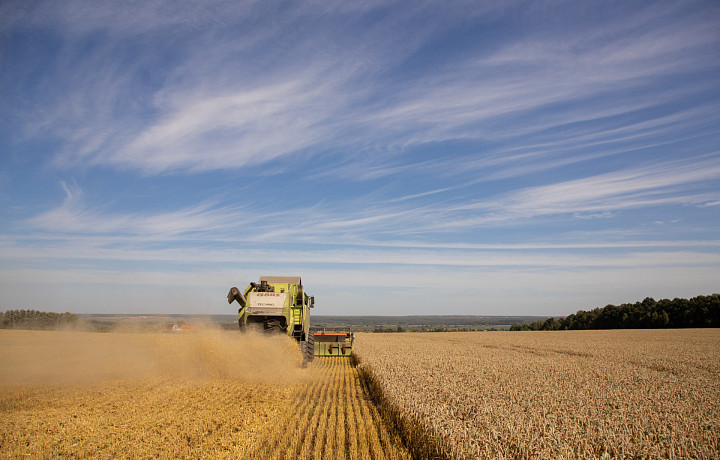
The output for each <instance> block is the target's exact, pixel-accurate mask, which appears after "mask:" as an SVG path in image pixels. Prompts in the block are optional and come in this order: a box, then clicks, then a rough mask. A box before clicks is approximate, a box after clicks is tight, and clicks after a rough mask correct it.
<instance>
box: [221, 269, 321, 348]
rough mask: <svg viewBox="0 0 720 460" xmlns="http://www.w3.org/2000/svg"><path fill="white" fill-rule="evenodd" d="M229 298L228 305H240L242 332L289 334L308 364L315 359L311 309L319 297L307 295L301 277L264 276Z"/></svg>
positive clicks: (239, 318)
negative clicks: (234, 302)
mask: <svg viewBox="0 0 720 460" xmlns="http://www.w3.org/2000/svg"><path fill="white" fill-rule="evenodd" d="M227 299H228V303H233V301H236V302H237V303H238V304H239V305H240V309H239V310H238V324H239V325H240V330H244V329H247V328H257V329H260V330H263V331H266V332H280V333H284V334H287V335H289V336H290V337H292V338H294V339H295V340H297V341H298V343H299V344H300V349H301V350H302V352H303V354H304V356H305V359H306V360H307V361H311V360H312V359H313V356H314V353H313V349H314V348H313V335H312V334H311V333H310V309H311V308H313V307H314V306H315V298H314V297H309V296H308V295H307V294H305V289H304V288H303V285H302V280H301V279H300V277H299V276H297V277H294V276H263V277H261V278H260V280H259V281H258V282H257V283H250V285H249V286H248V287H247V288H246V289H245V291H244V292H241V291H240V290H239V289H238V288H236V287H233V288H232V289H230V292H229V293H228V296H227Z"/></svg>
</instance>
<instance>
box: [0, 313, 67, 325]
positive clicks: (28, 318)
mask: <svg viewBox="0 0 720 460" xmlns="http://www.w3.org/2000/svg"><path fill="white" fill-rule="evenodd" d="M77 320H78V316H77V315H76V314H74V313H67V312H66V313H51V312H45V311H37V310H8V311H6V312H4V313H0V329H57V328H61V327H64V326H68V325H72V324H74V323H75V322H77Z"/></svg>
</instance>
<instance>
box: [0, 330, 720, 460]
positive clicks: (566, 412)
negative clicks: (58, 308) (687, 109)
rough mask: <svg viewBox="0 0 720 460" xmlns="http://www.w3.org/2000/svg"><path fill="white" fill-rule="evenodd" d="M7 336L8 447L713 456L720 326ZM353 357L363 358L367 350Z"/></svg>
mask: <svg viewBox="0 0 720 460" xmlns="http://www.w3.org/2000/svg"><path fill="white" fill-rule="evenodd" d="M355 352H356V353H357V355H356V357H354V358H316V360H315V361H314V362H313V363H311V364H310V365H309V366H308V367H307V368H303V367H302V357H301V355H300V352H299V349H298V347H297V344H295V343H294V342H293V341H292V340H290V339H289V338H287V337H282V336H264V335H254V334H239V333H232V334H221V333H219V332H200V333H196V334H150V333H144V334H139V333H130V332H128V333H106V334H100V333H86V332H71V331H68V332H39V331H6V330H2V331H0V457H3V458H18V457H30V458H48V457H49V458H58V457H93V458H94V457H105V458H111V457H112V458H116V457H137V458H149V457H153V458H170V457H172V458H248V459H250V458H253V459H254V458H263V459H264V458H269V459H296V458H302V459H310V458H312V459H328V458H333V459H335V458H337V459H356V458H357V459H376V458H380V459H409V458H528V459H529V458H548V459H550V458H552V459H554V458H567V459H571V458H629V457H631V458H718V457H720V441H719V440H718V439H719V438H718V434H717V433H718V432H720V403H719V402H718V401H720V331H719V330H713V329H706V330H667V331H642V330H639V331H563V332H559V331H555V332H474V333H457V332H456V333H403V334H397V333H396V334H358V336H357V339H356V342H355ZM357 362H359V363H360V364H359V366H356V363H357Z"/></svg>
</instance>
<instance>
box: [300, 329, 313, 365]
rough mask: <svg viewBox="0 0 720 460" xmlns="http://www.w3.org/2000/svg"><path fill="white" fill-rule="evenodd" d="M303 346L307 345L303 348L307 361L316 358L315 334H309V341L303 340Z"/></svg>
mask: <svg viewBox="0 0 720 460" xmlns="http://www.w3.org/2000/svg"><path fill="white" fill-rule="evenodd" d="M303 346H304V347H305V349H304V350H303V351H304V352H305V353H304V354H305V356H304V358H305V361H306V362H310V361H312V360H313V359H315V336H314V335H313V334H309V335H308V338H307V342H303Z"/></svg>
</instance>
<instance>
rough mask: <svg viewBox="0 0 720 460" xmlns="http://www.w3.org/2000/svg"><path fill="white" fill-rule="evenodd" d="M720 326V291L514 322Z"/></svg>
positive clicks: (539, 326) (545, 326) (558, 326)
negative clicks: (561, 316) (719, 292)
mask: <svg viewBox="0 0 720 460" xmlns="http://www.w3.org/2000/svg"><path fill="white" fill-rule="evenodd" d="M683 327H720V294H712V295H708V296H697V297H693V298H692V299H689V300H688V299H678V298H676V299H673V300H669V299H663V300H660V301H655V299H653V298H652V297H647V298H645V299H644V300H643V301H642V302H635V303H633V304H630V303H624V304H622V305H619V306H615V305H606V306H605V307H603V308H595V309H593V310H590V311H584V310H578V311H577V312H576V313H574V314H572V315H569V316H566V317H565V318H560V319H555V318H548V319H546V320H545V321H536V322H534V323H531V324H513V325H512V326H511V327H510V330H511V331H553V330H568V329H660V328H683Z"/></svg>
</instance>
